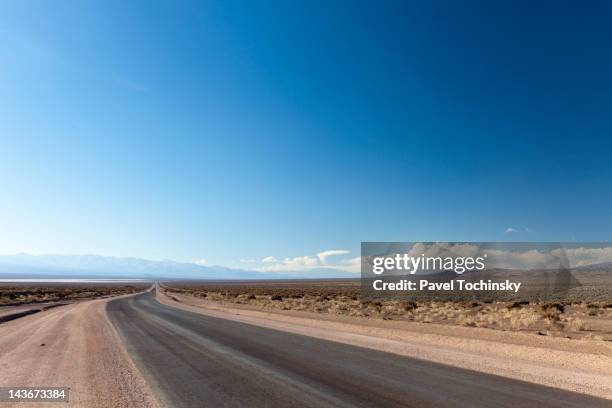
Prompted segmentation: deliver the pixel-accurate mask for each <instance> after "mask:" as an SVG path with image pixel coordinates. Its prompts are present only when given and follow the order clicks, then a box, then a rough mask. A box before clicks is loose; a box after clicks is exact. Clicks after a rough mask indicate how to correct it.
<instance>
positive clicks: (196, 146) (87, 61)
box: [0, 1, 612, 266]
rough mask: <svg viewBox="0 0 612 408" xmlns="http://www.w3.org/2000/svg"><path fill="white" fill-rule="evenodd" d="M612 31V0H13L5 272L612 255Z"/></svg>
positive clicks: (1, 131) (3, 217)
mask: <svg viewBox="0 0 612 408" xmlns="http://www.w3.org/2000/svg"><path fill="white" fill-rule="evenodd" d="M431 3H435V4H433V5H432V4H431ZM492 3H495V4H492ZM611 20H612V5H611V3H610V2H605V1H602V2H597V1H592V2H588V4H585V5H580V4H579V3H578V2H563V1H561V2H559V1H554V2H537V4H534V3H533V2H516V1H511V2H507V3H499V2H489V1H483V2H469V3H468V4H467V5H466V4H464V3H463V2H456V1H449V2H442V1H437V2H406V1H400V2H380V3H379V2H371V1H368V2H357V1H348V2H340V1H331V2H330V1H322V2H314V1H308V2H300V4H298V3H297V2H287V1H278V2H275V1H261V2H254V1H245V2H229V1H223V2H221V1H219V2H204V1H198V2H187V1H181V2H170V1H168V2H163V3H162V2H151V1H130V2H125V1H98V2H93V1H87V2H85V1H54V2H51V1H3V2H1V3H0V95H1V97H0V253H15V252H29V253H95V254H104V255H117V256H137V257H145V258H152V259H162V258H169V259H176V260H184V261H188V260H195V259H200V258H206V259H207V260H208V262H209V263H212V264H221V265H231V266H239V265H240V263H239V260H240V259H255V260H257V263H256V264H257V265H259V264H260V260H261V259H262V258H264V257H267V256H274V257H276V258H279V259H281V258H285V257H289V258H293V257H299V256H306V255H307V256H311V257H312V256H314V255H315V254H316V253H318V252H321V251H324V250H331V249H336V250H338V249H342V250H348V251H350V254H346V256H348V257H350V256H357V255H358V250H359V243H360V241H362V240H370V241H427V240H458V241H463V240H469V241H484V240H493V241H500V240H528V241H542V240H545V241H571V240H580V241H583V240H610V239H612V205H611V204H612V52H611V49H612V24H610V21H611Z"/></svg>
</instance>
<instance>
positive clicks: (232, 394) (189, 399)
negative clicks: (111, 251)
mask: <svg viewBox="0 0 612 408" xmlns="http://www.w3.org/2000/svg"><path fill="white" fill-rule="evenodd" d="M107 313H108V315H109V317H110V319H111V321H112V322H113V324H114V325H115V327H117V329H118V331H119V333H120V336H121V337H122V338H123V340H124V342H125V343H126V346H127V349H128V352H129V353H130V354H131V356H132V357H133V359H134V361H135V362H136V365H137V366H138V368H139V369H140V370H141V371H142V373H143V375H144V377H145V380H146V381H147V383H148V384H149V385H150V386H151V388H152V390H153V392H154V393H155V394H156V395H157V397H158V398H159V400H160V402H161V403H162V404H165V405H166V406H168V407H215V408H217V407H328V406H333V407H496V408H500V407H513V408H515V407H538V408H543V407H576V408H578V407H579V408H584V407H608V408H610V407H611V406H612V403H611V402H610V401H605V400H601V399H597V398H591V397H588V396H584V395H581V394H575V393H571V392H567V391H562V390H557V389H553V388H548V387H544V386H539V385H534V384H530V383H526V382H521V381H516V380H510V379H506V378H502V377H497V376H493V375H487V374H482V373H477V372H473V371H468V370H463V369H459V368H453V367H448V366H444V365H440V364H435V363H430V362H426V361H420V360H416V359H411V358H407V357H401V356H397V355H394V354H388V353H383V352H378V351H375V350H370V349H365V348H360V347H354V346H350V345H345V344H340V343H334V342H330V341H325V340H320V339H316V338H311V337H307V336H301V335H297V334H291V333H286V332H282V331H277V330H272V329H267V328H261V327H257V326H252V325H248V324H244V323H239V322H234V321H229V320H224V319H219V318H214V317H209V316H205V315H201V314H197V313H191V312H188V311H183V310H179V309H175V308H172V307H169V306H165V305H162V304H160V303H158V302H157V301H156V300H155V297H154V293H153V292H150V293H146V294H142V295H138V296H135V297H130V298H124V299H117V300H114V301H111V302H109V303H108V305H107ZM568 375H571V373H568Z"/></svg>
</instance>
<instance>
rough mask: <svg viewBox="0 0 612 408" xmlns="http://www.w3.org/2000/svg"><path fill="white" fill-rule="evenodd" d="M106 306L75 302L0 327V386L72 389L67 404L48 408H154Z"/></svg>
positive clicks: (19, 404) (94, 302)
mask: <svg viewBox="0 0 612 408" xmlns="http://www.w3.org/2000/svg"><path fill="white" fill-rule="evenodd" d="M107 301H108V300H107V299H100V300H92V301H87V302H82V303H75V304H71V305H67V306H62V307H59V308H55V309H50V310H47V311H44V312H40V313H37V314H34V315H31V316H27V317H23V318H20V319H17V320H13V321H10V322H6V323H3V324H0V386H2V387H39V386H40V387H45V386H47V387H70V403H69V404H68V405H67V404H65V403H45V404H43V405H44V406H45V407H51V406H58V407H66V406H73V407H93V408H96V407H105V408H106V407H156V406H157V403H156V402H155V400H154V398H153V397H152V394H151V392H150V391H149V390H148V388H147V386H146V384H145V382H144V381H143V379H142V378H141V376H140V374H139V372H138V370H137V369H136V367H135V366H134V365H133V363H132V362H131V359H130V358H129V356H128V354H127V352H126V351H125V349H124V347H123V345H122V344H121V341H120V339H119V337H118V335H117V333H116V332H115V329H114V328H113V327H112V325H111V324H110V322H109V321H108V319H107V317H106V313H105V310H104V307H105V304H106V302H107ZM43 344H44V345H43ZM0 405H1V406H2V407H5V406H6V407H8V406H15V407H19V408H24V407H29V406H31V407H41V404H40V403H29V404H27V403H16V404H8V403H0Z"/></svg>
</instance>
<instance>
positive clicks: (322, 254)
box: [317, 249, 350, 264]
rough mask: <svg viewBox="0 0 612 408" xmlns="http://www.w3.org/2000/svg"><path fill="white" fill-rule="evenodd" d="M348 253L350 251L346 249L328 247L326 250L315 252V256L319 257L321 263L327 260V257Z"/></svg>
mask: <svg viewBox="0 0 612 408" xmlns="http://www.w3.org/2000/svg"><path fill="white" fill-rule="evenodd" d="M348 253H350V251H347V250H346V249H330V250H327V251H323V252H319V253H318V254H317V257H318V258H319V260H320V261H321V263H322V264H324V263H326V262H327V258H329V257H330V256H338V255H346V254H348Z"/></svg>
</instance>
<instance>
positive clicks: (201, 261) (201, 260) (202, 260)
mask: <svg viewBox="0 0 612 408" xmlns="http://www.w3.org/2000/svg"><path fill="white" fill-rule="evenodd" d="M193 263H194V264H196V265H206V264H207V263H208V261H207V260H206V259H204V258H202V259H198V260H197V261H193Z"/></svg>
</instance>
